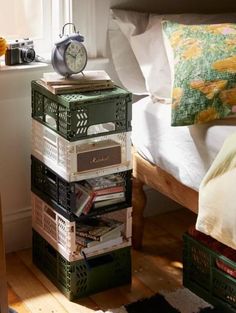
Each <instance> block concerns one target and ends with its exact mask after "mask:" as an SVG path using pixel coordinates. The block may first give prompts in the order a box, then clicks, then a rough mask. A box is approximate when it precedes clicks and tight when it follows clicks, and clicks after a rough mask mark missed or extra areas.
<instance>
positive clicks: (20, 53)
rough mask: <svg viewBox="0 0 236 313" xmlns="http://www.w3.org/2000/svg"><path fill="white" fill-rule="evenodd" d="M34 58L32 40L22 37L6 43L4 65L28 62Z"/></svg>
mask: <svg viewBox="0 0 236 313" xmlns="http://www.w3.org/2000/svg"><path fill="white" fill-rule="evenodd" d="M34 59H35V51H34V44H33V40H29V39H28V38H27V39H22V40H14V41H11V42H9V43H8V48H7V51H6V54H5V64H6V65H16V64H24V63H30V62H32V61H34Z"/></svg>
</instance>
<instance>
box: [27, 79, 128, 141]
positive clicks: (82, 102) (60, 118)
mask: <svg viewBox="0 0 236 313" xmlns="http://www.w3.org/2000/svg"><path fill="white" fill-rule="evenodd" d="M31 89H32V98H31V99H32V117H33V118H34V119H36V120H37V121H39V122H40V123H42V124H44V125H45V126H48V127H50V128H51V129H53V130H55V131H56V132H57V133H58V134H59V135H61V136H63V137H64V138H66V139H67V140H69V141H76V140H80V139H85V138H89V137H94V136H101V135H102V134H103V135H104V134H113V133H120V132H127V131H130V130H131V116H132V107H131V105H132V94H131V93H130V92H128V91H127V90H125V89H122V88H120V87H114V88H113V89H109V90H101V91H88V92H76V93H73V94H65V95H54V94H52V93H51V92H50V91H48V90H47V89H46V88H44V87H43V86H41V85H40V84H38V83H37V82H36V81H32V83H31ZM106 123H109V125H108V127H107V129H106V132H104V129H102V130H101V128H97V129H98V130H97V133H96V134H95V133H92V134H90V133H89V128H90V130H91V127H92V126H94V125H101V124H106ZM111 123H112V125H111Z"/></svg>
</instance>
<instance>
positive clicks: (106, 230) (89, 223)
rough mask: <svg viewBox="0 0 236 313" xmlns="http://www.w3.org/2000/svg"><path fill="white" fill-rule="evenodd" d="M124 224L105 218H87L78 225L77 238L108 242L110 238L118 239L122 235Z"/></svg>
mask: <svg viewBox="0 0 236 313" xmlns="http://www.w3.org/2000/svg"><path fill="white" fill-rule="evenodd" d="M123 228H124V223H122V222H119V221H116V220H113V219H108V218H105V217H100V218H95V217H90V218H85V219H84V220H81V221H79V222H78V223H77V225H76V236H81V237H86V238H89V239H92V240H99V241H106V240H107V239H108V238H111V239H112V238H116V237H118V236H120V235H121V231H122V230H123Z"/></svg>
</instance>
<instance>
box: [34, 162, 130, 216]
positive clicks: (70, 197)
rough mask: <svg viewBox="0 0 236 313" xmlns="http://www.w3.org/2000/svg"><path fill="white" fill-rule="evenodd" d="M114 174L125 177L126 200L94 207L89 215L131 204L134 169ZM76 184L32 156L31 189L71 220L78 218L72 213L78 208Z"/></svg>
mask: <svg viewBox="0 0 236 313" xmlns="http://www.w3.org/2000/svg"><path fill="white" fill-rule="evenodd" d="M114 175H121V176H122V177H123V178H124V181H125V201H123V202H121V203H117V204H112V205H107V206H105V207H102V208H99V209H95V208H94V207H92V208H91V210H90V213H89V214H88V215H90V216H91V215H97V214H101V213H106V212H110V211H115V210H119V209H123V208H127V207H130V206H131V200H132V197H131V195H132V180H131V175H132V170H129V171H124V172H120V173H116V174H114ZM75 184H76V182H71V183H69V182H67V181H66V180H64V179H63V178H62V177H60V176H59V175H58V174H57V173H55V172H54V171H53V170H51V169H50V168H49V167H48V166H46V165H45V164H44V163H43V162H41V161H40V160H38V159H36V158H35V157H34V156H31V190H32V191H33V192H34V193H35V194H37V195H38V196H39V197H40V198H42V199H43V200H44V201H45V202H47V204H49V205H50V206H52V207H53V208H54V209H55V210H56V211H57V212H58V213H60V214H62V215H63V216H64V217H66V218H67V219H69V220H70V221H74V220H75V218H76V217H75V216H74V214H73V213H72V212H74V211H75V208H76V192H75V190H76V188H75Z"/></svg>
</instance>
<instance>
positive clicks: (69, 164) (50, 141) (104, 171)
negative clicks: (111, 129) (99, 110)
mask: <svg viewBox="0 0 236 313" xmlns="http://www.w3.org/2000/svg"><path fill="white" fill-rule="evenodd" d="M103 142H106V143H109V142H112V143H114V142H115V143H116V145H117V144H118V145H119V146H120V147H121V163H119V164H115V165H111V166H107V167H101V168H95V169H92V170H86V171H81V172H78V163H77V162H78V159H77V156H78V154H79V153H80V152H83V151H85V150H86V149H88V150H89V149H90V148H91V147H93V146H96V145H97V146H99V145H102V143H103ZM108 147H109V146H108ZM103 148H104V147H103ZM97 151H98V150H97ZM32 154H33V155H34V156H35V157H36V158H38V159H39V160H40V161H42V162H43V163H44V164H46V165H47V166H48V167H50V168H51V169H52V170H54V171H55V172H56V173H57V174H59V175H60V176H61V177H63V178H64V179H65V180H67V181H69V182H72V181H79V180H83V179H88V178H93V177H96V176H103V175H108V174H112V173H117V172H122V171H127V170H130V169H131V168H132V158H131V132H123V133H117V134H112V135H105V136H101V137H95V138H91V139H83V140H78V141H75V142H69V141H68V140H66V139H64V138H63V137H61V136H60V135H58V134H57V133H56V132H54V131H53V130H51V129H50V128H48V127H46V126H44V125H43V124H40V123H39V122H37V121H36V120H34V119H32Z"/></svg>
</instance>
